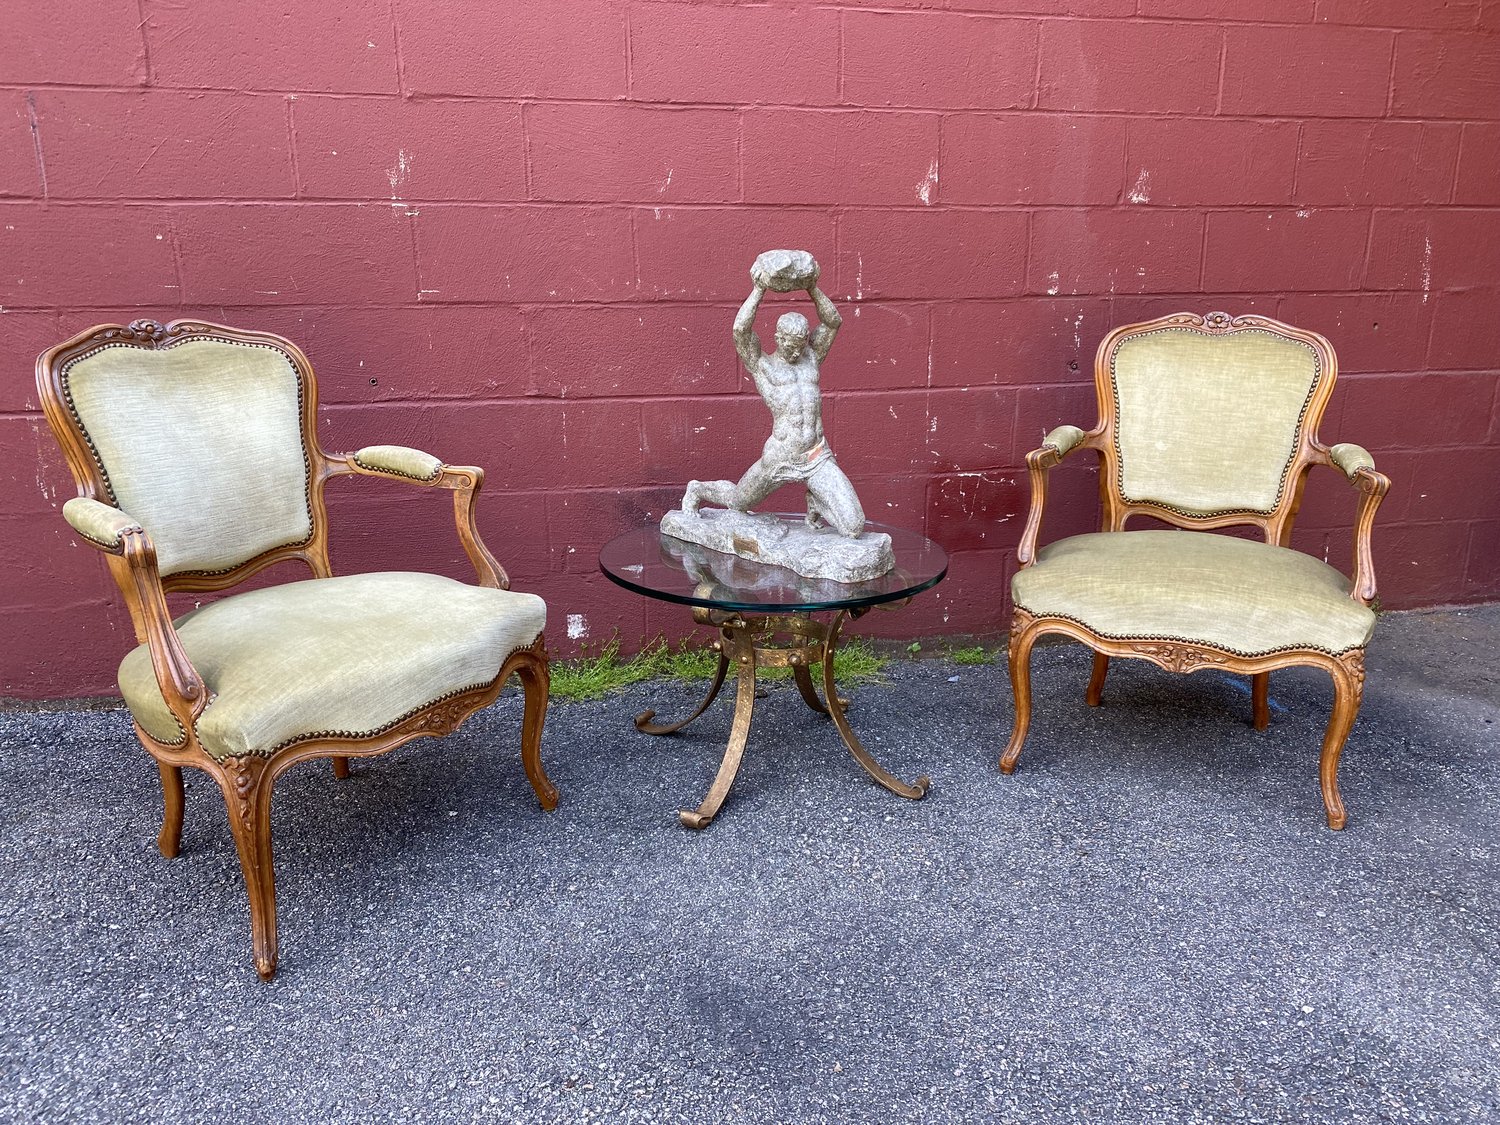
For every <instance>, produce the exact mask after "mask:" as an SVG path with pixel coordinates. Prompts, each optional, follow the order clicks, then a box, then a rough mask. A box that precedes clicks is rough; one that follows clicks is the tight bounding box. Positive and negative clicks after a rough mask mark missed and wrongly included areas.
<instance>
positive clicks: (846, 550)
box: [661, 508, 896, 582]
mask: <svg viewBox="0 0 1500 1125" xmlns="http://www.w3.org/2000/svg"><path fill="white" fill-rule="evenodd" d="M661 529H662V531H663V533H665V534H667V535H670V536H672V537H673V538H675V539H682V540H685V541H686V542H688V543H697V544H699V545H700V546H703V547H707V548H709V549H710V550H713V551H722V552H724V553H725V554H729V555H738V556H740V557H741V558H745V559H752V560H754V561H756V562H760V563H765V564H767V565H768V566H784V567H786V568H787V569H788V570H791V571H794V572H796V573H797V574H800V575H802V576H803V577H805V578H827V579H830V580H832V581H834V582H864V581H866V580H868V579H871V578H879V577H880V576H881V575H882V574H884V573H886V572H887V571H888V570H890V569H891V568H893V567H894V566H895V565H896V556H895V554H894V553H893V552H892V550H891V537H890V536H889V535H886V534H885V533H884V532H865V533H864V534H863V535H861V536H860V537H859V538H858V539H848V538H845V537H844V536H842V535H840V534H839V533H838V532H836V531H834V530H833V529H832V528H827V527H823V528H812V527H808V526H807V524H806V523H805V522H803V521H801V520H789V519H783V518H781V517H779V516H774V515H770V514H768V513H765V512H758V513H757V512H736V511H733V510H732V509H721V508H706V509H703V510H702V511H699V512H696V513H690V512H684V511H681V510H680V509H675V508H674V509H673V510H672V511H670V512H668V513H667V514H666V515H665V516H663V517H662V520H661Z"/></svg>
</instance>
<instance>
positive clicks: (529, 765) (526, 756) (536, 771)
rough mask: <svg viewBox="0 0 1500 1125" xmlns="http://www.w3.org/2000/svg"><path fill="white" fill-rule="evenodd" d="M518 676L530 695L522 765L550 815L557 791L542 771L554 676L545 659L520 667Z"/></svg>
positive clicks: (523, 730) (523, 722)
mask: <svg viewBox="0 0 1500 1125" xmlns="http://www.w3.org/2000/svg"><path fill="white" fill-rule="evenodd" d="M516 675H518V676H519V677H520V678H521V688H522V690H523V691H524V692H525V693H526V711H525V714H524V716H523V717H522V719H521V765H523V766H524V767H525V768H526V777H527V779H528V780H530V782H531V788H532V789H534V790H535V791H536V799H537V800H538V801H540V802H541V805H542V808H544V809H546V810H547V811H549V812H550V811H551V810H553V809H555V808H557V787H556V786H554V785H553V784H552V782H551V781H550V780H549V779H548V777H547V771H546V770H544V769H543V768H542V724H543V723H544V722H546V719H547V694H548V691H549V689H550V687H551V684H552V674H551V672H550V670H549V669H548V667H547V661H546V658H545V657H543V658H540V659H537V660H527V661H524V662H523V663H522V664H521V665H520V666H519V667H517V669H516Z"/></svg>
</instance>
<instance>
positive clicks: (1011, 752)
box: [1000, 613, 1037, 773]
mask: <svg viewBox="0 0 1500 1125" xmlns="http://www.w3.org/2000/svg"><path fill="white" fill-rule="evenodd" d="M1031 623H1032V619H1031V617H1030V616H1029V615H1027V614H1023V613H1017V614H1016V616H1015V619H1014V620H1013V621H1012V622H1011V626H1010V690H1011V694H1012V695H1014V696H1015V701H1016V721H1015V726H1014V727H1012V728H1011V732H1010V742H1008V743H1007V744H1006V746H1005V752H1004V753H1003V754H1001V755H1000V772H1001V773H1010V772H1011V771H1012V770H1014V769H1015V768H1016V762H1017V760H1018V759H1019V758H1020V757H1021V745H1022V743H1024V742H1025V741H1026V730H1027V728H1028V727H1030V726H1031V646H1032V645H1034V644H1036V638H1037V634H1036V633H1035V632H1033V631H1032V630H1031V628H1030V626H1031Z"/></svg>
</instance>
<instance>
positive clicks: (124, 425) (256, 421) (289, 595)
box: [36, 320, 557, 980]
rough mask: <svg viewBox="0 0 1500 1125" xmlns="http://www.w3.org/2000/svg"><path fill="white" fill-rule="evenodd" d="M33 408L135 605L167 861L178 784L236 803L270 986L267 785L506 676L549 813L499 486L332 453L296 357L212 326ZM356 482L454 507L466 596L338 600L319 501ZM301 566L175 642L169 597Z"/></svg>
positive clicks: (410, 456) (57, 370)
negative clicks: (498, 521)
mask: <svg viewBox="0 0 1500 1125" xmlns="http://www.w3.org/2000/svg"><path fill="white" fill-rule="evenodd" d="M36 374H37V387H38V390H39V391H40V393H41V400H42V405H43V408H44V409H45V411H46V414H47V420H48V422H50V423H51V426H52V431H53V433H54V434H56V436H57V440H58V442H59V443H60V444H61V446H62V449H63V452H64V453H65V454H66V456H67V459H68V464H69V467H70V468H71V469H72V471H73V476H74V478H75V479H76V480H77V482H78V489H79V496H78V497H77V498H75V499H72V500H69V501H68V502H67V503H66V504H65V505H64V506H63V515H64V516H65V517H66V518H67V520H68V522H69V523H70V524H71V525H72V526H73V528H74V530H75V531H77V532H78V534H79V535H80V536H81V537H82V538H83V539H84V540H85V541H86V542H88V543H90V544H92V545H93V546H95V547H97V548H98V549H99V550H101V551H103V552H104V554H105V562H106V563H108V565H109V568H110V571H111V572H112V573H113V575H114V577H115V580H116V581H117V582H118V583H119V584H120V587H121V589H122V590H123V591H124V595H125V601H126V604H127V605H128V606H129V608H130V614H131V618H132V619H133V621H134V623H135V630H136V638H137V640H138V641H140V642H142V643H141V644H140V645H139V647H137V648H136V649H134V650H133V651H132V652H130V653H129V654H128V655H127V656H126V657H125V659H124V661H123V663H121V665H120V676H119V680H120V692H121V694H122V695H123V696H124V697H125V702H126V703H127V705H128V706H129V708H130V712H131V715H132V717H133V718H134V720H135V731H136V734H137V736H138V737H139V738H140V740H141V744H142V745H143V746H145V748H146V750H147V751H148V752H150V754H151V755H152V757H154V758H155V759H156V762H157V766H158V768H159V769H160V771H161V780H162V791H163V796H164V801H165V806H166V809H165V815H164V817H163V823H162V829H161V835H160V836H159V837H158V840H157V844H158V846H159V847H160V849H161V852H162V854H163V855H165V856H168V857H171V856H175V855H176V854H177V850H178V847H179V844H180V841H181V836H182V815H183V785H182V767H184V766H192V767H195V768H197V769H201V770H203V771H204V772H205V773H207V774H209V775H210V776H211V777H212V778H213V779H214V780H215V781H216V782H218V784H219V788H220V789H221V790H222V791H223V794H224V801H225V804H226V805H227V806H228V810H229V824H230V828H231V829H232V831H233V834H234V839H235V844H236V846H237V847H238V850H239V857H240V864H241V867H242V868H243V870H244V875H245V883H246V886H247V888H248V890H249V895H250V929H251V935H252V938H253V941H254V949H255V967H256V969H257V970H258V971H259V973H260V976H261V977H262V979H264V980H270V979H271V976H272V974H273V973H274V972H275V970H276V949H277V943H276V889H275V878H274V875H273V872H272V865H271V787H272V783H273V782H274V780H275V779H276V778H277V777H278V776H279V775H280V774H282V773H283V772H285V771H286V770H287V769H288V768H289V767H291V766H292V765H294V764H296V763H297V762H301V761H304V760H306V759H308V758H332V759H333V768H334V772H335V774H337V775H338V776H339V777H346V776H347V775H348V759H349V758H351V757H363V756H367V755H371V754H380V753H384V752H385V751H387V750H392V749H394V748H395V747H397V746H400V745H401V744H402V743H404V742H408V741H410V740H411V739H413V738H418V737H420V736H422V735H441V734H447V733H449V732H450V731H452V730H454V729H455V728H457V727H458V725H459V724H460V723H462V722H463V720H464V719H466V718H467V717H468V716H469V715H471V714H472V713H473V712H475V711H477V710H479V709H480V708H482V707H485V706H486V705H488V704H489V703H490V702H492V701H493V700H494V699H495V697H496V695H497V694H498V693H499V691H500V687H501V685H502V684H503V683H504V682H505V680H506V679H507V678H508V677H509V676H510V675H511V674H512V673H515V674H516V675H517V676H518V677H519V678H520V681H521V684H522V686H523V688H524V691H525V700H526V702H525V715H524V719H523V723H522V731H521V761H522V764H523V765H524V766H525V769H526V775H527V777H528V778H529V779H530V781H531V785H532V787H533V788H534V789H535V791H536V795H537V798H538V799H539V800H540V801H541V804H542V807H543V808H545V809H551V808H554V807H555V806H556V804H557V791H556V790H555V789H554V788H553V787H552V784H551V782H549V781H548V780H547V776H546V774H545V773H544V772H543V770H542V764H541V757H540V751H541V737H542V723H543V720H544V718H545V716H546V710H547V687H548V669H547V655H546V650H545V647H544V645H543V638H542V627H543V625H544V624H545V619H546V606H545V605H544V604H543V602H542V600H541V599H540V598H538V597H536V596H534V595H531V594H520V593H511V592H509V590H508V586H509V584H510V583H509V580H508V579H507V577H506V575H505V572H504V570H502V569H501V568H500V565H499V564H498V563H497V562H496V561H495V559H494V557H493V556H492V555H491V554H490V552H489V551H488V550H487V549H486V548H485V546H484V544H483V543H482V542H481V541H480V539H479V535H478V532H477V531H476V530H475V528H474V504H475V500H476V498H477V496H478V493H479V489H480V485H481V483H482V482H483V479H484V474H483V472H482V471H481V470H479V469H477V468H468V467H462V466H452V465H445V464H443V463H442V462H440V461H439V460H438V459H437V458H436V457H431V456H429V455H427V454H425V453H421V452H418V451H417V450H413V449H404V448H401V447H398V446H373V447H370V448H368V449H361V450H360V451H359V452H358V453H354V454H347V455H346V454H330V453H326V452H324V450H323V449H322V448H321V447H320V446H319V445H318V441H317V435H316V433H315V432H314V423H315V419H316V417H317V392H316V387H315V384H314V381H313V373H312V368H311V367H310V366H309V364H308V362H307V359H306V357H305V356H304V355H303V354H302V353H301V352H300V351H299V350H298V349H297V348H296V347H295V346H294V345H293V344H291V343H290V342H288V341H287V340H284V339H282V338H280V337H279V336H273V335H270V334H268V333H263V332H249V331H244V330H242V329H237V328H226V327H224V326H222V325H217V324H208V323H204V322H200V321H187V320H182V321H174V322H173V323H171V324H167V325H161V324H157V323H155V322H154V321H149V320H138V321H136V322H134V323H133V324H131V325H130V326H129V327H123V326H120V325H102V326H100V327H98V328H91V329H90V330H89V331H87V332H84V333H82V334H81V335H78V336H75V337H74V338H73V339H71V340H69V341H67V342H66V343H63V344H59V345H58V346H57V347H54V348H51V349H50V350H48V351H46V352H44V353H42V355H41V356H40V357H39V358H38V359H37V367H36ZM348 474H356V475H363V476H377V477H386V478H390V479H396V480H403V481H407V482H410V483H411V484H415V485H418V486H421V487H426V488H441V489H447V490H450V491H451V492H452V493H453V507H454V515H455V518H456V521H457V524H458V535H459V539H460V540H461V541H462V543H463V547H464V550H465V551H466V552H467V554H468V556H469V558H470V560H471V561H472V562H473V564H474V569H475V570H476V571H477V572H478V576H479V585H477V586H471V585H466V584H464V583H462V582H455V581H453V580H452V579H449V578H444V577H441V576H439V575H435V574H409V573H380V574H359V575H351V576H348V577H341V578H334V577H332V576H331V574H332V572H331V569H330V566H329V560H328V517H327V511H326V509H325V507H324V503H323V485H324V482H325V481H327V480H328V479H329V478H330V477H337V476H344V475H348ZM288 559H296V560H300V561H301V562H303V563H306V564H307V566H308V568H309V569H310V570H311V571H312V574H313V577H312V578H311V579H305V580H301V581H294V582H288V583H284V584H282V585H279V586H271V587H265V588H262V589H258V590H254V591H250V592H247V593H241V594H236V595H233V596H231V597H227V598H223V599H220V600H218V601H215V602H212V603H211V604H209V605H206V606H203V607H202V608H200V609H196V610H194V611H192V612H191V613H187V614H185V615H183V616H182V617H179V618H177V619H176V620H175V621H174V620H173V619H172V617H171V616H170V614H169V613H168V610H167V602H166V594H167V593H170V592H174V591H205V590H222V589H225V588H226V587H230V586H233V585H235V584H236V583H238V582H241V581H243V580H244V579H246V578H249V577H250V576H251V575H253V574H255V573H256V572H258V571H260V570H263V569H265V568H266V567H267V566H270V565H271V564H272V563H276V562H281V561H283V560H288Z"/></svg>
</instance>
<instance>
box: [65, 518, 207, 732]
mask: <svg viewBox="0 0 1500 1125" xmlns="http://www.w3.org/2000/svg"><path fill="white" fill-rule="evenodd" d="M63 518H64V519H66V520H67V521H68V523H70V524H71V525H72V526H73V530H74V531H76V532H78V534H79V536H80V537H81V538H83V539H84V540H85V541H86V542H88V543H91V544H93V545H94V546H95V547H98V548H99V549H100V550H101V551H107V552H108V553H110V554H111V555H116V556H118V557H119V559H121V560H123V562H124V566H125V570H126V573H127V574H128V575H129V576H130V580H131V584H132V585H133V587H134V589H133V590H127V592H126V601H127V602H128V603H129V606H130V616H131V617H132V618H133V619H134V620H135V625H136V630H137V634H138V635H139V636H140V638H141V639H142V640H144V641H145V642H146V647H147V649H148V651H149V652H150V653H151V670H152V671H153V672H155V673H156V686H157V688H158V689H159V690H160V691H161V696H162V699H164V700H165V701H166V704H167V709H168V710H170V711H171V712H172V714H173V715H174V716H175V717H176V719H177V721H178V723H179V724H181V726H182V729H183V731H184V732H187V731H191V730H192V729H193V724H194V723H195V722H196V721H197V719H198V716H199V715H200V714H202V713H203V708H204V707H206V706H208V689H207V687H205V685H204V683H203V677H202V676H200V675H199V674H198V670H197V669H196V668H194V667H193V663H192V661H190V660H189V659H188V655H187V650H186V649H184V648H183V647H182V638H180V637H179V636H178V635H177V627H176V626H175V625H173V624H172V615H171V613H170V612H169V611H168V609H167V596H166V593H165V591H163V590H162V585H161V573H160V571H158V570H157V566H156V545H155V544H154V543H152V542H151V536H149V535H147V534H146V530H145V528H143V527H141V525H140V523H139V522H137V521H136V520H135V519H134V518H132V517H131V516H130V515H128V514H126V513H125V512H122V511H121V510H120V509H119V508H112V507H110V506H109V505H108V504H105V503H102V502H100V501H98V500H95V499H93V498H92V497H89V496H75V497H74V498H73V499H71V500H69V501H68V502H67V503H66V504H64V505H63ZM111 565H112V566H114V567H119V566H120V562H118V561H115V560H111ZM117 573H118V571H117Z"/></svg>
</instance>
